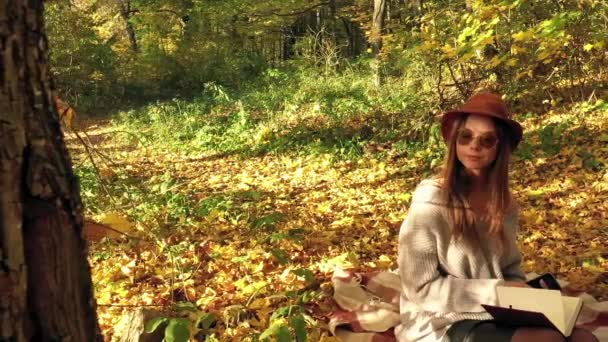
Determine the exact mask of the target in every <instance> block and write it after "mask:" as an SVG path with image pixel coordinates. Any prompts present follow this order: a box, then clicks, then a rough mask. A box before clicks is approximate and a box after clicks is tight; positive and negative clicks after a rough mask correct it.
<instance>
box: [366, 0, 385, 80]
mask: <svg viewBox="0 0 608 342" xmlns="http://www.w3.org/2000/svg"><path fill="white" fill-rule="evenodd" d="M385 15H386V0H374V14H373V16H372V34H371V39H370V41H371V45H372V53H373V54H374V57H375V63H374V65H373V69H374V84H375V85H376V86H379V85H381V84H382V76H381V73H380V70H381V59H380V51H382V33H383V32H384V17H385Z"/></svg>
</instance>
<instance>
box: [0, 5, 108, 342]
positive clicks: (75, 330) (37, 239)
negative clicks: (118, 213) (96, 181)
mask: <svg viewBox="0 0 608 342" xmlns="http://www.w3.org/2000/svg"><path fill="white" fill-rule="evenodd" d="M0 22H2V23H3V24H2V25H0V65H1V68H0V340H2V341H17V342H21V341H99V340H102V337H101V334H100V332H99V331H100V330H99V326H98V324H97V317H96V313H95V300H94V297H93V287H92V282H91V272H90V268H89V264H88V261H87V251H86V244H85V241H84V239H83V237H82V227H83V215H82V205H81V201H80V196H79V191H78V185H77V182H76V178H75V176H74V174H73V172H72V166H71V161H70V159H69V156H68V152H67V149H66V147H65V144H64V141H63V135H62V133H61V130H60V126H59V121H58V116H57V112H56V109H55V107H54V105H53V102H52V84H51V79H50V71H49V67H48V64H47V60H48V58H47V57H48V56H47V39H46V36H45V34H44V24H43V5H42V1H30V0H0Z"/></svg>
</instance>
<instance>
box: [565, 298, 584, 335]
mask: <svg viewBox="0 0 608 342" xmlns="http://www.w3.org/2000/svg"><path fill="white" fill-rule="evenodd" d="M562 303H563V306H564V318H565V321H566V322H565V323H566V327H565V328H566V331H565V332H566V333H567V334H564V335H566V336H568V335H570V334H571V333H572V328H574V325H575V324H576V319H577V318H578V314H579V313H580V312H581V308H582V306H583V300H582V299H580V298H578V297H566V296H564V297H562Z"/></svg>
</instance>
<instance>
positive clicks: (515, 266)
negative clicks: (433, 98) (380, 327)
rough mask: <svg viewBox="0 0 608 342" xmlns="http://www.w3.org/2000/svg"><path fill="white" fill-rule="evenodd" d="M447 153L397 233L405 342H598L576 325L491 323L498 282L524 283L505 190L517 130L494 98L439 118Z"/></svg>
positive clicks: (399, 331)
mask: <svg viewBox="0 0 608 342" xmlns="http://www.w3.org/2000/svg"><path fill="white" fill-rule="evenodd" d="M441 125H442V126H441V128H442V134H443V138H444V140H445V142H446V144H447V156H446V159H445V164H444V168H443V172H442V174H441V175H440V176H438V177H436V178H434V179H429V180H425V181H422V182H421V183H420V185H419V186H418V187H417V189H416V191H415V193H414V196H413V199H412V205H411V208H410V210H409V212H408V214H407V218H406V219H405V221H404V222H403V225H402V226H401V231H400V233H399V257H398V262H399V273H400V276H401V287H402V295H401V303H400V314H401V324H400V325H399V326H398V327H397V328H396V329H395V335H396V336H397V339H398V340H399V341H401V342H405V341H408V342H413V341H416V342H418V341H424V342H431V341H433V342H434V341H450V342H460V341H469V342H477V341H489V342H509V341H515V342H525V341H534V342H540V341H597V339H596V338H595V336H594V335H593V334H591V333H590V332H588V331H586V330H583V329H575V331H574V332H573V334H572V335H571V337H569V338H568V339H565V338H564V337H563V336H562V335H561V333H559V332H558V331H556V330H552V329H547V328H534V327H518V328H515V327H510V326H505V325H500V324H497V323H495V322H493V321H491V320H490V319H491V316H490V315H489V314H487V313H486V312H485V310H484V309H483V307H482V306H481V304H489V305H497V304H498V303H497V296H496V287H497V286H527V285H526V283H525V275H524V273H523V272H522V270H521V268H520V263H521V254H520V252H519V250H518V247H517V244H516V231H517V225H518V223H517V221H518V212H517V205H516V203H515V201H514V200H513V197H512V196H511V192H510V190H509V178H508V164H509V159H510V156H511V152H512V151H513V150H514V149H515V148H516V147H517V145H518V144H519V142H520V141H521V138H522V133H523V130H522V127H521V125H520V124H519V123H517V122H516V121H514V120H511V119H510V117H509V114H508V112H507V108H506V105H505V103H504V102H503V101H502V99H501V97H500V96H499V95H496V94H490V93H480V94H477V95H474V96H472V97H471V98H470V99H469V100H468V101H467V102H466V103H465V104H464V105H463V106H462V108H460V109H459V110H455V111H451V112H447V113H445V114H444V115H443V118H442V121H441Z"/></svg>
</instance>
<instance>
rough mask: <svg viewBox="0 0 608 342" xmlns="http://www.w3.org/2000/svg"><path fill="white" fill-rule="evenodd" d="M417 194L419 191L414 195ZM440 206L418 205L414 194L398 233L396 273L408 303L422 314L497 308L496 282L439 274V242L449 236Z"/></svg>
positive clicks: (498, 282) (480, 310) (497, 282)
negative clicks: (397, 264)
mask: <svg viewBox="0 0 608 342" xmlns="http://www.w3.org/2000/svg"><path fill="white" fill-rule="evenodd" d="M417 192H418V191H417ZM440 208H441V207H440V206H436V205H433V204H428V203H424V202H422V203H420V202H419V203H417V199H416V194H415V195H414V199H413V204H412V206H411V208H410V210H409V212H408V215H407V218H406V219H405V221H404V222H403V224H402V226H401V230H400V233H399V248H398V251H399V256H398V263H399V272H400V276H401V287H402V291H403V294H404V295H405V296H406V297H407V299H408V300H409V301H411V302H413V303H415V304H416V305H417V306H418V307H420V308H421V309H422V310H424V311H431V312H483V311H484V309H483V307H482V306H481V304H490V305H497V296H496V286H497V285H499V284H501V283H502V282H503V281H502V280H499V279H463V278H456V277H454V276H452V275H449V274H445V272H440V268H439V257H438V248H439V244H438V242H439V241H440V240H441V235H442V234H446V231H447V232H449V230H448V229H449V228H448V227H446V225H447V223H446V222H445V220H444V218H443V215H441V212H440V210H441V209H440Z"/></svg>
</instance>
